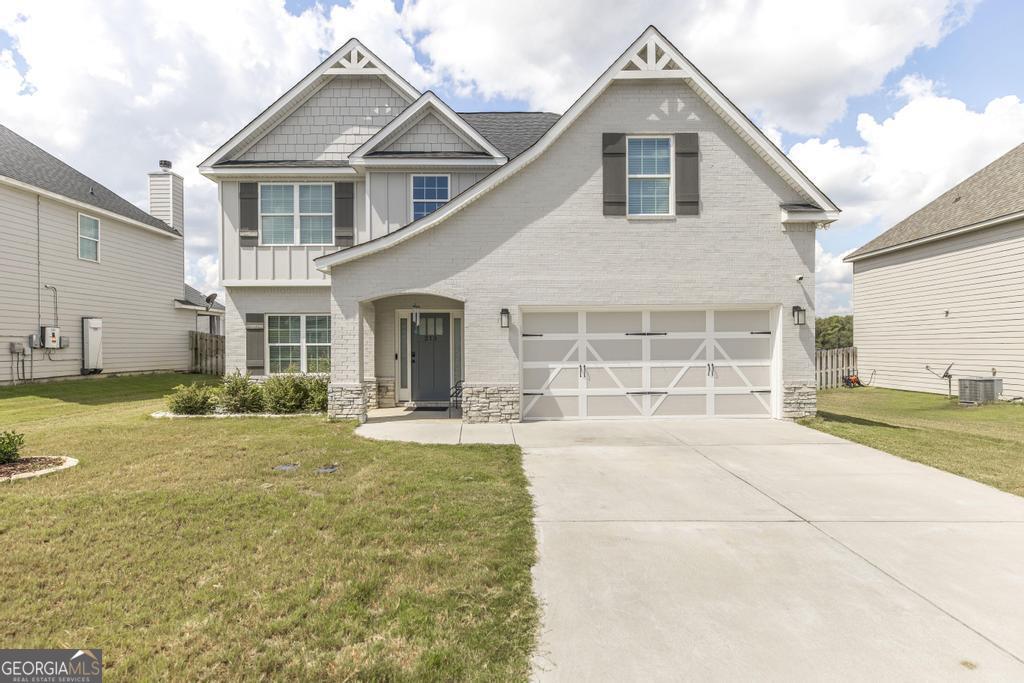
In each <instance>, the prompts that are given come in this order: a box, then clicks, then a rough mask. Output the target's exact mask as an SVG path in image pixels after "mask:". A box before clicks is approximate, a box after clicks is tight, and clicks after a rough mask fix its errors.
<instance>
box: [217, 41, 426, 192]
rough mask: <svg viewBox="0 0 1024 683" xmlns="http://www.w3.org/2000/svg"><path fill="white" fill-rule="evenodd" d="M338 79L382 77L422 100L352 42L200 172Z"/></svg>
mask: <svg viewBox="0 0 1024 683" xmlns="http://www.w3.org/2000/svg"><path fill="white" fill-rule="evenodd" d="M337 76H378V77H380V78H382V79H383V80H384V81H386V82H387V84H388V85H390V86H391V87H392V88H394V89H395V91H396V92H398V93H399V94H401V95H402V96H404V97H405V98H407V99H408V101H409V102H412V101H414V100H415V99H416V98H418V97H419V96H420V91H419V90H417V89H416V88H414V87H413V86H412V85H411V84H410V83H409V82H408V81H407V80H405V79H404V78H402V77H401V76H400V75H398V73H397V72H396V71H394V70H393V69H392V68H391V67H389V66H388V65H387V64H385V63H384V62H382V61H381V60H380V58H379V57H377V55H375V54H373V53H372V52H370V51H369V50H368V49H366V46H364V45H363V44H362V43H360V42H359V41H358V40H356V39H355V38H352V39H351V40H349V41H348V42H347V43H345V44H344V45H342V46H341V47H340V48H338V49H337V50H336V51H335V52H334V53H333V54H332V55H331V56H330V57H328V58H327V59H325V60H324V61H323V62H321V63H320V65H319V66H317V67H316V68H315V69H313V70H312V71H310V72H309V73H308V74H306V76H305V77H304V78H303V79H302V80H301V81H299V82H298V83H296V84H295V85H293V86H292V87H291V88H290V89H289V90H288V91H287V92H285V94H283V95H281V97H279V98H277V100H276V101H275V102H274V103H273V104H271V105H270V106H269V107H267V108H266V109H264V110H263V111H262V112H261V113H260V115H259V116H257V117H256V118H254V119H253V120H252V121H250V122H249V123H248V124H246V125H245V127H244V128H242V130H240V131H238V132H237V133H235V134H234V135H233V136H232V137H231V139H230V140H228V141H227V142H225V143H224V144H223V145H221V146H220V147H218V148H217V150H216V151H215V152H214V153H213V154H211V155H210V156H208V157H207V158H206V159H205V160H204V161H203V162H202V163H201V164H199V170H200V172H205V171H209V170H210V169H211V167H212V166H213V165H214V164H216V163H218V162H221V161H224V160H226V159H228V158H230V157H231V155H232V154H233V153H234V154H237V153H239V152H240V151H241V149H242V148H243V146H244V147H245V148H247V147H249V146H251V145H252V144H253V143H255V142H256V140H258V139H259V138H258V137H257V138H256V139H254V140H249V138H250V137H252V136H256V135H257V134H261V133H262V134H265V133H266V132H268V131H269V130H270V128H271V127H273V125H275V124H276V123H278V122H279V121H281V120H283V119H284V117H285V116H286V115H287V114H288V113H290V112H291V111H294V110H295V109H297V108H298V107H299V106H300V105H301V104H302V103H303V102H305V101H306V100H308V99H309V98H310V97H312V96H313V94H315V93H316V92H317V91H318V90H320V88H322V87H323V86H324V85H326V84H327V83H328V82H329V81H330V80H331V79H332V78H335V77H337ZM264 127H266V129H264ZM246 143H248V144H246ZM204 175H205V173H204Z"/></svg>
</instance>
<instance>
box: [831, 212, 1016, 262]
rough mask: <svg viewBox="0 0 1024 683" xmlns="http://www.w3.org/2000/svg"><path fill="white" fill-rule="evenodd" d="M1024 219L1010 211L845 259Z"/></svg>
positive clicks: (867, 255)
mask: <svg viewBox="0 0 1024 683" xmlns="http://www.w3.org/2000/svg"><path fill="white" fill-rule="evenodd" d="M1020 219H1024V211H1016V212H1014V213H1008V214H1005V215H1003V216H996V217H995V218H989V219H988V220H984V221H980V222H978V223H971V224H970V225H965V226H963V227H960V228H953V229H952V230H947V231H945V232H940V233H938V234H936V235H929V236H927V237H921V238H919V239H916V240H911V241H909V242H903V243H902V244H894V245H893V246H891V247H883V248H881V249H872V250H871V251H868V252H865V253H863V254H851V255H850V256H847V257H846V258H844V259H843V262H845V263H853V262H854V261H862V260H864V259H866V258H873V257H875V256H882V255H883V254H889V253H892V252H894V251H901V250H903V249H910V248H911V247H916V246H919V245H922V244H928V243H929V242H938V241H939V240H944V239H947V238H950V237H956V236H957V235H963V234H965V233H969V232H975V231H976V230H983V229H985V228H992V227H995V226H997V225H1002V224H1003V223H1010V222H1011V221H1015V220H1020Z"/></svg>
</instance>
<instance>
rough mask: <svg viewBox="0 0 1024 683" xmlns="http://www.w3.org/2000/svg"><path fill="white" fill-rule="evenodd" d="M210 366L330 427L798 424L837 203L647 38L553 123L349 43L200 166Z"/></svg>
mask: <svg viewBox="0 0 1024 683" xmlns="http://www.w3.org/2000/svg"><path fill="white" fill-rule="evenodd" d="M201 171H202V173H203V174H204V175H206V176H207V177H209V178H211V179H212V180H214V181H215V182H217V183H218V186H219V196H220V204H221V229H222V232H221V240H222V245H223V248H222V252H221V264H222V266H221V267H222V276H223V280H224V285H225V289H226V293H227V313H226V330H227V332H226V333H227V349H228V351H227V354H228V355H227V364H226V367H227V368H228V370H229V371H232V370H235V369H237V370H241V371H246V370H247V371H249V372H252V373H256V374H260V373H263V374H272V373H279V372H330V375H331V385H330V412H331V414H332V415H333V416H337V417H353V418H358V419H362V418H364V417H365V415H366V412H367V410H368V409H370V408H373V407H375V406H384V405H392V404H395V403H400V404H406V405H412V406H436V405H446V404H447V403H448V401H449V398H450V396H452V395H453V394H454V393H458V392H459V390H461V395H462V408H463V415H464V419H465V420H467V421H472V422H477V421H515V420H521V419H525V420H531V419H570V418H617V417H633V418H636V417H668V416H705V415H718V416H723V415H727V416H764V417H784V416H796V415H805V414H808V413H810V412H813V410H814V404H815V390H814V385H813V380H814V372H813V369H814V365H813V354H814V332H813V318H814V313H813V311H814V237H815V229H816V228H818V227H822V226H824V225H826V224H828V223H829V222H831V221H833V220H835V218H836V217H837V214H838V208H837V207H836V206H835V205H834V204H833V203H832V202H831V201H830V200H829V198H828V197H827V196H825V194H824V193H822V192H821V190H819V189H818V188H817V187H816V186H815V185H814V184H813V183H812V182H811V181H810V180H809V179H808V178H807V177H806V176H805V175H804V174H803V173H802V172H801V171H800V170H799V169H798V168H797V167H796V166H795V165H794V164H793V163H792V162H791V161H790V160H789V159H788V158H787V157H786V156H785V155H784V154H783V153H782V152H781V151H780V150H779V149H778V148H777V147H776V146H775V145H774V144H772V143H771V142H770V141H769V140H768V139H767V138H766V137H765V135H764V134H763V133H762V132H761V131H760V130H759V129H758V128H757V126H756V125H754V124H753V123H752V122H751V121H750V120H749V119H748V118H747V117H746V116H744V114H743V113H742V112H741V111H740V110H739V109H738V108H737V107H736V106H735V105H734V104H733V103H732V102H731V101H729V99H728V98H726V97H725V96H724V95H723V94H722V93H721V92H720V91H719V90H718V88H716V87H715V86H714V85H713V84H712V83H711V82H710V81H709V80H708V79H707V77H705V76H704V75H703V74H702V73H701V72H700V71H698V70H697V69H696V67H694V66H693V64H691V63H690V62H689V61H688V60H687V59H686V58H685V57H684V56H683V55H682V54H681V53H680V52H679V51H678V50H677V49H676V48H675V47H674V46H673V45H672V44H671V43H670V42H669V41H668V40H667V39H666V38H665V37H664V36H663V35H662V34H661V33H660V32H658V31H657V29H655V28H654V27H650V28H648V29H647V30H645V31H644V32H643V34H642V35H641V36H640V37H639V38H637V40H636V41H634V42H633V44H631V45H630V46H629V47H628V48H627V49H626V51H625V52H624V53H623V54H622V55H621V56H620V57H619V58H618V59H617V60H616V61H615V62H614V63H613V64H612V65H611V66H610V67H609V68H608V69H606V70H605V71H604V73H602V74H601V75H600V77H599V78H598V79H597V80H596V81H595V82H594V83H593V84H592V85H591V86H590V87H589V88H588V89H587V90H586V91H585V92H584V93H583V94H582V95H581V96H580V97H579V99H578V100H576V102H575V103H574V104H573V105H572V106H571V107H569V109H568V110H567V111H566V112H565V113H564V114H562V115H555V114H549V113H544V112H526V113H523V112H486V113H456V112H454V111H453V110H452V109H451V108H450V107H449V106H448V105H446V104H445V103H444V102H443V101H442V100H441V99H440V98H439V97H437V96H436V95H435V94H433V93H431V92H425V93H421V92H419V91H418V90H416V89H415V88H414V87H412V86H411V85H410V84H409V83H408V82H407V81H406V80H405V79H403V78H402V77H401V76H400V75H399V74H397V73H395V72H394V71H393V70H392V69H391V68H389V67H388V66H387V65H386V64H385V63H384V62H382V61H381V60H380V59H379V58H378V57H377V56H376V55H374V54H373V53H372V52H370V51H369V50H368V49H367V48H366V47H364V46H363V45H362V44H361V43H359V42H358V41H356V40H352V41H349V42H348V43H346V44H345V45H344V46H343V47H342V48H341V49H339V50H338V51H337V52H335V53H334V54H332V55H331V56H330V57H328V58H327V59H326V60H325V61H324V62H323V63H322V64H320V65H319V66H318V67H317V68H315V69H314V70H313V71H312V72H310V73H309V74H308V75H307V76H306V77H305V78H303V79H302V80H301V81H299V82H298V83H297V84H296V85H295V86H294V87H293V88H291V89H290V90H289V91H288V92H286V93H285V94H284V95H283V96H281V97H280V98H279V99H278V100H277V101H276V102H274V103H273V104H272V105H271V106H270V107H269V108H268V109H267V110H265V111H264V112H263V113H262V114H260V115H259V116H257V117H256V118H255V119H254V120H253V121H252V122H251V123H250V124H249V125H247V126H246V127H245V128H243V129H242V130H241V131H239V132H238V133H237V134H236V135H235V136H234V137H232V138H231V139H230V140H228V141H227V142H226V143H225V144H224V145H222V146H221V147H220V148H219V149H218V150H217V151H215V152H214V153H213V154H212V155H211V156H210V157H209V158H208V159H207V160H206V161H204V162H203V164H202V166H201Z"/></svg>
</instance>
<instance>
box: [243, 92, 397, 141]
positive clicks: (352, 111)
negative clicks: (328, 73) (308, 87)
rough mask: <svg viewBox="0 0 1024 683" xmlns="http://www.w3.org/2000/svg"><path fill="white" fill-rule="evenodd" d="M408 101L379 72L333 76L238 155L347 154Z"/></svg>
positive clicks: (378, 128) (382, 125) (389, 119)
mask: <svg viewBox="0 0 1024 683" xmlns="http://www.w3.org/2000/svg"><path fill="white" fill-rule="evenodd" d="M407 106H408V102H407V101H406V99H405V98H404V97H403V96H402V95H400V94H398V93H397V92H396V91H395V90H394V89H392V88H391V86H389V85H388V84H387V83H385V82H384V81H383V80H381V79H380V78H379V77H377V76H358V77H352V76H347V77H344V78H335V79H333V80H332V81H330V82H329V83H328V84H327V85H325V86H324V87H323V88H321V89H320V90H319V91H317V92H316V94H314V95H313V96H312V97H311V98H309V99H308V100H307V101H306V102H304V103H303V104H302V105H300V106H299V107H298V108H297V109H296V110H295V111H294V112H292V113H291V114H290V115H289V116H288V117H287V118H286V119H284V120H283V121H282V122H281V123H279V124H278V125H277V126H276V127H275V128H273V129H272V130H271V131H270V132H269V133H267V134H266V135H265V136H263V137H262V138H261V139H260V140H259V141H258V142H257V143H256V144H254V145H253V146H252V147H250V148H249V149H248V150H246V151H245V152H244V153H243V154H242V155H241V156H239V158H240V159H243V160H246V161H280V160H293V159H301V160H313V161H326V160H341V159H347V158H348V154H349V152H351V151H352V150H354V149H355V148H356V147H358V146H359V145H361V144H362V143H363V142H365V141H366V140H367V138H369V137H370V136H371V135H373V134H374V133H376V132H377V131H378V130H380V129H381V128H383V127H384V126H385V125H387V124H388V122H389V121H391V119H393V118H395V117H396V116H398V114H400V113H401V112H402V111H403V110H404V109H405V108H406V107H407Z"/></svg>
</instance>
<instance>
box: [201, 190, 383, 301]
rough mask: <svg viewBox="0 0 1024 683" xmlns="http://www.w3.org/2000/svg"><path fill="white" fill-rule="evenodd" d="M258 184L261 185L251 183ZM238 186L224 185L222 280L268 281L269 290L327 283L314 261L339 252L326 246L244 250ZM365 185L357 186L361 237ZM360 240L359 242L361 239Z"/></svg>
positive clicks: (221, 193)
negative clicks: (292, 283) (298, 283)
mask: <svg viewBox="0 0 1024 683" xmlns="http://www.w3.org/2000/svg"><path fill="white" fill-rule="evenodd" d="M350 180H352V176H345V177H341V176H339V177H332V178H326V179H321V178H318V179H305V180H288V181H287V182H323V183H333V182H336V181H345V182H348V181H350ZM251 182H257V181H255V180H254V181H251ZM268 182H286V181H285V180H282V179H274V180H270V179H268ZM238 186H239V184H238V182H236V181H221V183H220V195H221V211H222V213H223V220H222V221H221V262H220V263H221V266H220V267H221V278H222V279H224V280H226V281H228V282H231V281H237V280H247V281H254V280H257V281H261V282H262V281H265V282H266V283H267V285H268V286H273V285H274V283H275V282H281V281H284V280H303V281H316V282H324V283H325V284H326V283H327V276H326V275H324V274H323V273H321V272H320V271H318V270H317V269H316V268H315V267H314V266H313V259H315V258H317V257H318V256H323V255H324V254H331V253H333V252H335V251H337V250H338V248H337V247H335V246H333V245H326V246H302V245H294V246H273V247H270V246H266V247H260V246H257V247H243V246H241V244H240V241H239V238H238V230H239V219H240V215H239V210H240V209H239V203H238ZM364 195H365V193H364V192H363V184H362V183H361V182H359V183H355V224H356V225H355V234H356V235H359V233H360V231H361V230H362V232H365V230H363V225H364V224H365V222H366V208H365V207H366V200H365V197H364ZM357 239H358V238H357Z"/></svg>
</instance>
